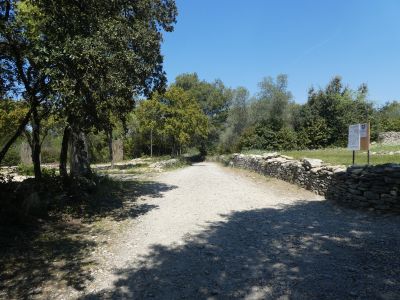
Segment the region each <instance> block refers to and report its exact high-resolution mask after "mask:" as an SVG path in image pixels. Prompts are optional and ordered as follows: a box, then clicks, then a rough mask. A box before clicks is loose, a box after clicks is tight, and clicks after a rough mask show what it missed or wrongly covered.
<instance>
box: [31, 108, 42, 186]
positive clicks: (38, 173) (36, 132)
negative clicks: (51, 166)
mask: <svg viewBox="0 0 400 300" xmlns="http://www.w3.org/2000/svg"><path fill="white" fill-rule="evenodd" d="M40 152H41V143H40V118H39V115H38V111H37V108H36V107H35V108H33V110H32V163H33V170H34V173H35V179H36V180H37V181H40V180H41V179H42V170H41V168H40Z"/></svg>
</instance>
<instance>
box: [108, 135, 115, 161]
mask: <svg viewBox="0 0 400 300" xmlns="http://www.w3.org/2000/svg"><path fill="white" fill-rule="evenodd" d="M107 142H108V151H109V157H110V163H111V168H114V155H113V137H112V129H111V128H110V129H109V130H107Z"/></svg>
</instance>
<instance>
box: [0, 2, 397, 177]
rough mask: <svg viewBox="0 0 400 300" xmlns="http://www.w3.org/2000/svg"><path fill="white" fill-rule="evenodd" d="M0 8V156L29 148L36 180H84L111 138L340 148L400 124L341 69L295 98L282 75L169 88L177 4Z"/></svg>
mask: <svg viewBox="0 0 400 300" xmlns="http://www.w3.org/2000/svg"><path fill="white" fill-rule="evenodd" d="M89 2H90V1H89ZM60 7H61V9H60ZM121 12H123V13H121ZM1 14H2V15H1V23H0V24H1V32H0V41H1V44H0V54H1V57H0V60H1V65H0V67H1V77H0V98H1V101H0V142H1V150H0V163H1V165H3V166H10V165H19V164H21V161H20V148H21V145H22V144H27V145H29V149H30V151H31V157H32V165H33V169H34V175H35V178H36V179H37V180H38V181H40V179H41V177H42V166H41V164H43V163H59V171H58V173H59V175H60V176H61V177H63V178H68V177H71V178H74V177H80V176H89V175H90V174H91V169H90V163H99V162H109V161H112V160H113V158H112V144H113V141H115V140H121V141H122V144H123V153H124V159H125V160H129V159H132V158H134V157H140V156H145V155H149V156H153V155H155V156H159V155H171V156H180V155H183V154H185V153H200V154H201V155H202V156H205V155H210V154H216V153H232V152H238V151H242V150H249V149H261V150H278V151H279V150H298V149H320V148H326V147H341V146H344V145H345V144H346V139H347V128H348V125H349V124H352V123H357V122H370V123H371V126H372V140H373V141H374V140H376V139H377V136H378V134H379V132H384V131H400V103H399V102H397V101H392V102H387V103H386V104H385V105H383V106H377V105H376V104H375V103H374V101H373V100H371V99H369V97H368V87H367V85H366V84H363V83H360V86H359V87H358V88H355V89H354V88H351V87H349V86H348V85H346V83H345V82H344V81H343V80H342V78H341V77H340V76H335V77H333V78H332V80H331V81H330V82H327V83H326V86H325V87H323V88H310V89H309V91H308V98H307V99H296V100H297V101H296V102H295V101H294V100H293V97H292V94H291V92H290V90H289V88H288V86H289V79H288V76H287V75H285V74H280V75H278V76H276V78H274V77H265V78H261V79H260V82H259V83H258V92H257V93H256V94H255V95H250V93H249V91H248V90H247V89H246V88H244V87H234V88H232V87H228V86H226V85H225V84H224V83H223V81H222V80H221V79H216V80H214V81H212V82H207V81H205V80H202V79H201V78H199V76H198V75H197V74H196V73H185V74H181V75H179V76H177V77H176V79H175V81H174V82H171V83H169V84H168V83H167V80H166V74H165V72H164V70H163V55H162V53H161V50H160V49H161V48H160V46H161V43H162V40H163V34H166V33H168V32H171V31H173V27H174V23H175V22H176V16H177V9H176V6H175V4H174V3H173V2H172V1H163V0H158V1H147V0H141V1H135V2H132V1H114V2H113V3H109V1H92V2H91V3H90V5H89V4H88V5H85V4H83V3H81V4H79V3H75V2H70V1H62V0H59V1H49V0H40V1H39V0H38V1H2V2H1ZM266 73H268V70H266ZM300 102H301V103H300ZM68 165H70V167H68ZM68 171H69V173H68Z"/></svg>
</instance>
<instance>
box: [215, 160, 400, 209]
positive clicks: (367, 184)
mask: <svg viewBox="0 0 400 300" xmlns="http://www.w3.org/2000/svg"><path fill="white" fill-rule="evenodd" d="M218 160H219V161H221V162H224V163H225V164H227V165H230V166H232V167H239V168H244V169H248V170H252V171H255V172H258V173H260V174H263V175H266V176H271V177H275V178H278V179H281V180H284V181H287V182H290V183H293V184H297V185H298V186H300V187H303V188H306V189H308V190H311V191H314V192H316V193H318V194H320V195H325V196H326V198H327V199H330V200H333V201H335V202H338V203H341V204H345V205H348V206H352V207H365V208H371V209H377V210H384V211H396V212H400V165H395V164H387V165H380V166H362V167H350V168H347V169H346V168H345V166H331V165H329V164H325V163H324V162H323V161H322V160H319V159H307V158H305V159H302V160H295V159H293V158H291V157H288V156H284V155H279V154H278V153H266V154H263V155H244V154H234V155H233V156H232V157H227V156H220V157H219V159H218Z"/></svg>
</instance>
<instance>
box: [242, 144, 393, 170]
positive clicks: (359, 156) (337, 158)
mask: <svg viewBox="0 0 400 300" xmlns="http://www.w3.org/2000/svg"><path fill="white" fill-rule="evenodd" d="M266 152H268V151H265V150H257V149H253V150H245V151H243V153H244V154H263V153H266ZM279 153H281V154H283V155H287V156H290V157H293V158H295V159H302V158H317V159H322V160H323V161H324V162H326V163H329V164H332V165H345V166H347V165H351V164H352V160H353V152H352V151H349V150H348V149H346V148H324V149H315V150H292V151H280V152H279ZM367 162H368V159H367V152H366V151H357V152H356V158H355V163H356V164H359V165H365V164H367ZM386 163H396V164H400V145H399V146H397V145H380V144H374V145H372V146H371V150H370V164H372V165H379V164H386Z"/></svg>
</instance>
